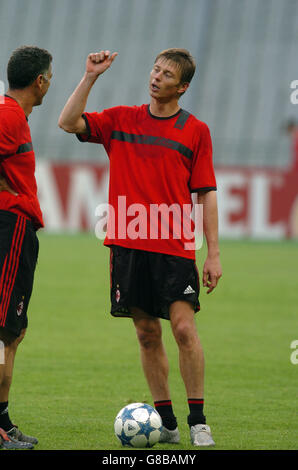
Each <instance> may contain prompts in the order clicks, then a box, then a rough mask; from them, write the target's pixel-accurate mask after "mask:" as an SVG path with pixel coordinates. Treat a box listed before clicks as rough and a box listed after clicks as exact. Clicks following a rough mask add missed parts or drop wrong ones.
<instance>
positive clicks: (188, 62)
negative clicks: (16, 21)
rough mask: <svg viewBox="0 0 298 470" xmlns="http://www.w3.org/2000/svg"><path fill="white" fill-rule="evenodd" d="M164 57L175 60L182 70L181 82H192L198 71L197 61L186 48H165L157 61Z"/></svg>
mask: <svg viewBox="0 0 298 470" xmlns="http://www.w3.org/2000/svg"><path fill="white" fill-rule="evenodd" d="M162 58H164V59H165V60H171V61H172V62H175V64H176V65H177V67H178V69H180V71H181V83H190V82H191V79H192V77H193V76H194V73H195V71H196V63H195V60H194V58H193V57H192V56H191V55H190V53H189V52H188V51H187V50H186V49H176V48H171V49H165V50H164V51H162V52H160V53H159V54H158V56H157V57H156V59H155V62H157V60H158V59H162Z"/></svg>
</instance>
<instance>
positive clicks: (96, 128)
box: [76, 109, 114, 145]
mask: <svg viewBox="0 0 298 470" xmlns="http://www.w3.org/2000/svg"><path fill="white" fill-rule="evenodd" d="M113 116H114V113H113V110H112V109H106V110H104V111H102V112H101V113H97V112H94V113H84V114H83V115H82V117H83V119H84V120H85V122H86V128H87V132H86V133H85V134H76V136H77V138H78V139H79V141H80V142H92V143H94V144H103V145H107V144H108V141H109V139H110V136H111V133H112V130H113V122H114V119H113Z"/></svg>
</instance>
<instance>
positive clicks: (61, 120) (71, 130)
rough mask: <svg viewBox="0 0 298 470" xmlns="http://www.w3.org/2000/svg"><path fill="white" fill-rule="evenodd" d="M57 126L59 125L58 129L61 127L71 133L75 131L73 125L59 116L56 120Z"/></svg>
mask: <svg viewBox="0 0 298 470" xmlns="http://www.w3.org/2000/svg"><path fill="white" fill-rule="evenodd" d="M58 127H60V129H62V130H63V131H65V132H69V133H71V134H74V133H75V132H76V130H75V129H74V127H73V126H70V125H68V124H66V123H65V122H64V121H63V119H61V118H59V120H58Z"/></svg>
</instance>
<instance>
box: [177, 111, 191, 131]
mask: <svg viewBox="0 0 298 470" xmlns="http://www.w3.org/2000/svg"><path fill="white" fill-rule="evenodd" d="M189 116H190V114H189V112H187V111H185V110H184V109H182V111H181V113H180V114H179V116H178V119H177V121H176V124H175V126H174V127H176V129H180V130H182V129H183V127H184V126H185V124H186V121H187V119H188V118H189Z"/></svg>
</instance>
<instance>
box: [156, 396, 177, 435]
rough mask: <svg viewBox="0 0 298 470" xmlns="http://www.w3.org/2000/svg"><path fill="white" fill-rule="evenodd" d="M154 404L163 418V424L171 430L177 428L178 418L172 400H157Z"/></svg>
mask: <svg viewBox="0 0 298 470" xmlns="http://www.w3.org/2000/svg"><path fill="white" fill-rule="evenodd" d="M154 406H155V409H156V411H157V412H158V413H159V415H160V417H161V419H162V424H163V425H164V427H165V428H167V429H169V430H170V431H173V430H174V429H176V427H177V420H176V417H175V415H174V412H173V407H172V402H171V400H161V401H155V402H154Z"/></svg>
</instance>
